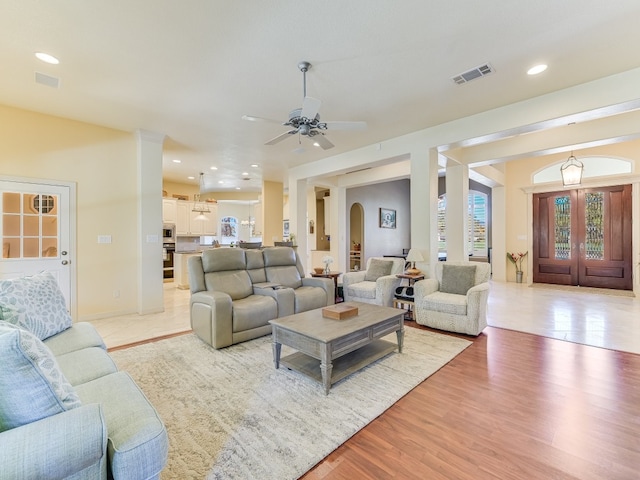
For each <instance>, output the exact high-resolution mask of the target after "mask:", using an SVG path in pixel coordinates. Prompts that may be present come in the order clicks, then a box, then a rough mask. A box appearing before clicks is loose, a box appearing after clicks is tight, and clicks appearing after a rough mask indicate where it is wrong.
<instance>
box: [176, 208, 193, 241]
mask: <svg viewBox="0 0 640 480" xmlns="http://www.w3.org/2000/svg"><path fill="white" fill-rule="evenodd" d="M191 205H192V203H191V202H185V201H180V202H177V204H176V235H189V232H190V231H191V225H190V218H191V215H190V214H191V208H192V207H191Z"/></svg>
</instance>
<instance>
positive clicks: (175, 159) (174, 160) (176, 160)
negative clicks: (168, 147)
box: [172, 158, 182, 163]
mask: <svg viewBox="0 0 640 480" xmlns="http://www.w3.org/2000/svg"><path fill="white" fill-rule="evenodd" d="M172 162H173V163H182V160H178V159H177V158H174V159H173V160H172Z"/></svg>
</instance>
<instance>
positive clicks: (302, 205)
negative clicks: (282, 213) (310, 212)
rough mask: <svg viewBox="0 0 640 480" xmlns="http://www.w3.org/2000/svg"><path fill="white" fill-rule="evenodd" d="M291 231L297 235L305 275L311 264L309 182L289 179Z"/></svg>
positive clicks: (299, 254)
mask: <svg viewBox="0 0 640 480" xmlns="http://www.w3.org/2000/svg"><path fill="white" fill-rule="evenodd" d="M289 231H290V232H293V233H295V234H296V243H297V244H298V250H297V251H298V256H299V257H300V262H301V263H302V267H303V268H304V271H305V273H309V271H310V270H309V265H310V262H311V259H310V255H311V253H310V252H309V242H308V241H307V182H306V180H298V179H296V178H293V177H289Z"/></svg>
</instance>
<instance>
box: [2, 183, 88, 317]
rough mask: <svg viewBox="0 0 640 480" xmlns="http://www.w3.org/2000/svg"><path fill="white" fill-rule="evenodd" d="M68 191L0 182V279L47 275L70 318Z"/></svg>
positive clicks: (59, 187) (72, 306) (72, 309)
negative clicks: (59, 292)
mask: <svg viewBox="0 0 640 480" xmlns="http://www.w3.org/2000/svg"><path fill="white" fill-rule="evenodd" d="M70 190H71V187H70V186H65V185H47V184H42V183H30V182H21V181H11V180H0V192H1V193H2V195H0V212H1V214H2V222H0V238H1V239H2V260H1V261H0V278H16V277H20V276H24V275H33V274H35V273H38V272H41V271H43V270H48V271H50V272H51V273H52V274H53V275H54V276H55V277H56V278H57V279H58V283H59V285H60V289H61V290H62V293H63V294H64V297H65V300H66V302H67V308H69V310H70V312H71V313H72V316H73V314H74V313H75V311H76V308H75V298H74V295H72V292H73V289H72V278H75V275H72V273H73V272H72V269H73V268H74V266H73V265H72V261H71V259H72V255H71V252H70V249H71V242H70V240H71V215H70V213H71V207H70V198H71V192H70Z"/></svg>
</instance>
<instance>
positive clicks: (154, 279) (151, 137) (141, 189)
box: [136, 130, 165, 315]
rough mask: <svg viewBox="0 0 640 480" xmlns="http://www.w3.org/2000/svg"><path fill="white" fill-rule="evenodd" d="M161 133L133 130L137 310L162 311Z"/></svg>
mask: <svg viewBox="0 0 640 480" xmlns="http://www.w3.org/2000/svg"><path fill="white" fill-rule="evenodd" d="M164 137H165V136H164V134H160V133H155V132H148V131H145V130H137V131H136V144H137V152H136V159H137V177H138V178H137V195H138V222H137V224H138V235H137V237H138V255H137V257H138V258H137V261H138V282H137V283H138V313H139V314H140V315H145V314H149V313H156V312H162V311H163V310H164V299H163V293H164V290H163V274H162V262H161V261H160V259H161V258H162V145H163V142H164Z"/></svg>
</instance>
